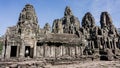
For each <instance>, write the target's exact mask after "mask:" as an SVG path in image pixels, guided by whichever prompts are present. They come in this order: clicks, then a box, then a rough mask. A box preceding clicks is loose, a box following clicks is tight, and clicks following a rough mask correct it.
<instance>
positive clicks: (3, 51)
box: [1, 45, 6, 58]
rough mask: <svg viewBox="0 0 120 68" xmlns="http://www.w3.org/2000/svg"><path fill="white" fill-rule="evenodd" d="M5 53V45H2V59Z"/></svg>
mask: <svg viewBox="0 0 120 68" xmlns="http://www.w3.org/2000/svg"><path fill="white" fill-rule="evenodd" d="M5 52H6V49H5V45H3V48H2V56H1V57H2V58H4V57H5Z"/></svg>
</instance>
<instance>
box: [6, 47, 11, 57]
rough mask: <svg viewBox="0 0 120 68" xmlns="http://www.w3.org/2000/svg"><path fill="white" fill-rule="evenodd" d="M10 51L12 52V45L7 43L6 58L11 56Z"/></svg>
mask: <svg viewBox="0 0 120 68" xmlns="http://www.w3.org/2000/svg"><path fill="white" fill-rule="evenodd" d="M10 53H11V46H9V45H7V47H6V53H5V58H10Z"/></svg>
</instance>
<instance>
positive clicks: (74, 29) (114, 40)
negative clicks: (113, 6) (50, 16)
mask: <svg viewBox="0 0 120 68" xmlns="http://www.w3.org/2000/svg"><path fill="white" fill-rule="evenodd" d="M81 24H82V26H81V27H80V21H79V20H78V18H77V17H75V16H74V15H73V13H72V11H71V9H70V7H68V6H67V7H66V8H65V12H64V16H63V17H62V18H61V19H55V20H54V21H53V25H52V28H51V26H50V25H49V24H48V23H46V24H45V26H44V28H43V29H42V28H40V27H39V25H38V20H37V15H36V13H35V10H34V7H33V6H32V5H30V4H27V5H25V8H23V10H22V12H21V13H20V16H19V20H18V23H17V25H16V26H13V27H9V28H8V29H7V31H6V34H5V37H4V48H3V49H4V50H3V57H4V58H5V60H8V59H10V58H20V59H22V60H23V59H25V58H39V59H40V58H42V59H48V60H51V59H58V60H76V59H80V60H115V59H119V57H120V49H119V48H120V46H119V45H120V44H119V43H120V41H119V39H120V38H119V33H118V31H117V29H116V28H115V26H114V25H113V22H112V19H111V17H110V14H109V13H108V12H102V13H101V17H100V24H101V27H99V26H96V25H95V20H94V17H93V16H92V14H91V13H90V12H87V13H86V14H85V16H84V17H83V19H82V22H81ZM51 29H52V30H51Z"/></svg>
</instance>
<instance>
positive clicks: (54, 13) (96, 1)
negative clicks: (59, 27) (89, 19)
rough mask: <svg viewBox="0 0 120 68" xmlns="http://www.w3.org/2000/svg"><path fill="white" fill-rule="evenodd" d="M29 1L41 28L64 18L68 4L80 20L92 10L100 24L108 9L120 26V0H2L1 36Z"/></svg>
mask: <svg viewBox="0 0 120 68" xmlns="http://www.w3.org/2000/svg"><path fill="white" fill-rule="evenodd" d="M27 3H29V4H32V5H33V6H34V8H35V11H36V13H37V16H38V21H39V25H40V27H41V28H42V27H43V26H44V25H45V23H50V25H51V26H52V23H53V20H54V19H57V18H62V17H63V15H64V9H65V7H66V6H70V7H71V9H72V12H73V14H74V15H75V16H76V17H78V18H79V20H80V22H81V20H82V17H83V16H84V14H85V13H86V12H91V13H92V15H93V16H94V18H95V21H96V25H99V20H100V19H99V18H100V14H101V12H103V11H107V12H109V13H110V15H111V16H112V20H113V24H114V25H115V26H116V27H117V28H119V27H120V0H0V36H1V35H3V34H4V33H5V31H6V29H7V27H10V26H14V25H16V24H17V21H18V17H19V14H20V12H21V10H22V9H23V7H24V6H25V5H26V4H27Z"/></svg>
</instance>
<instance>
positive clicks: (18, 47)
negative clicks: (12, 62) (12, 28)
mask: <svg viewBox="0 0 120 68" xmlns="http://www.w3.org/2000/svg"><path fill="white" fill-rule="evenodd" d="M19 49H20V46H19V45H18V46H17V55H16V56H17V57H19Z"/></svg>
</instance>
